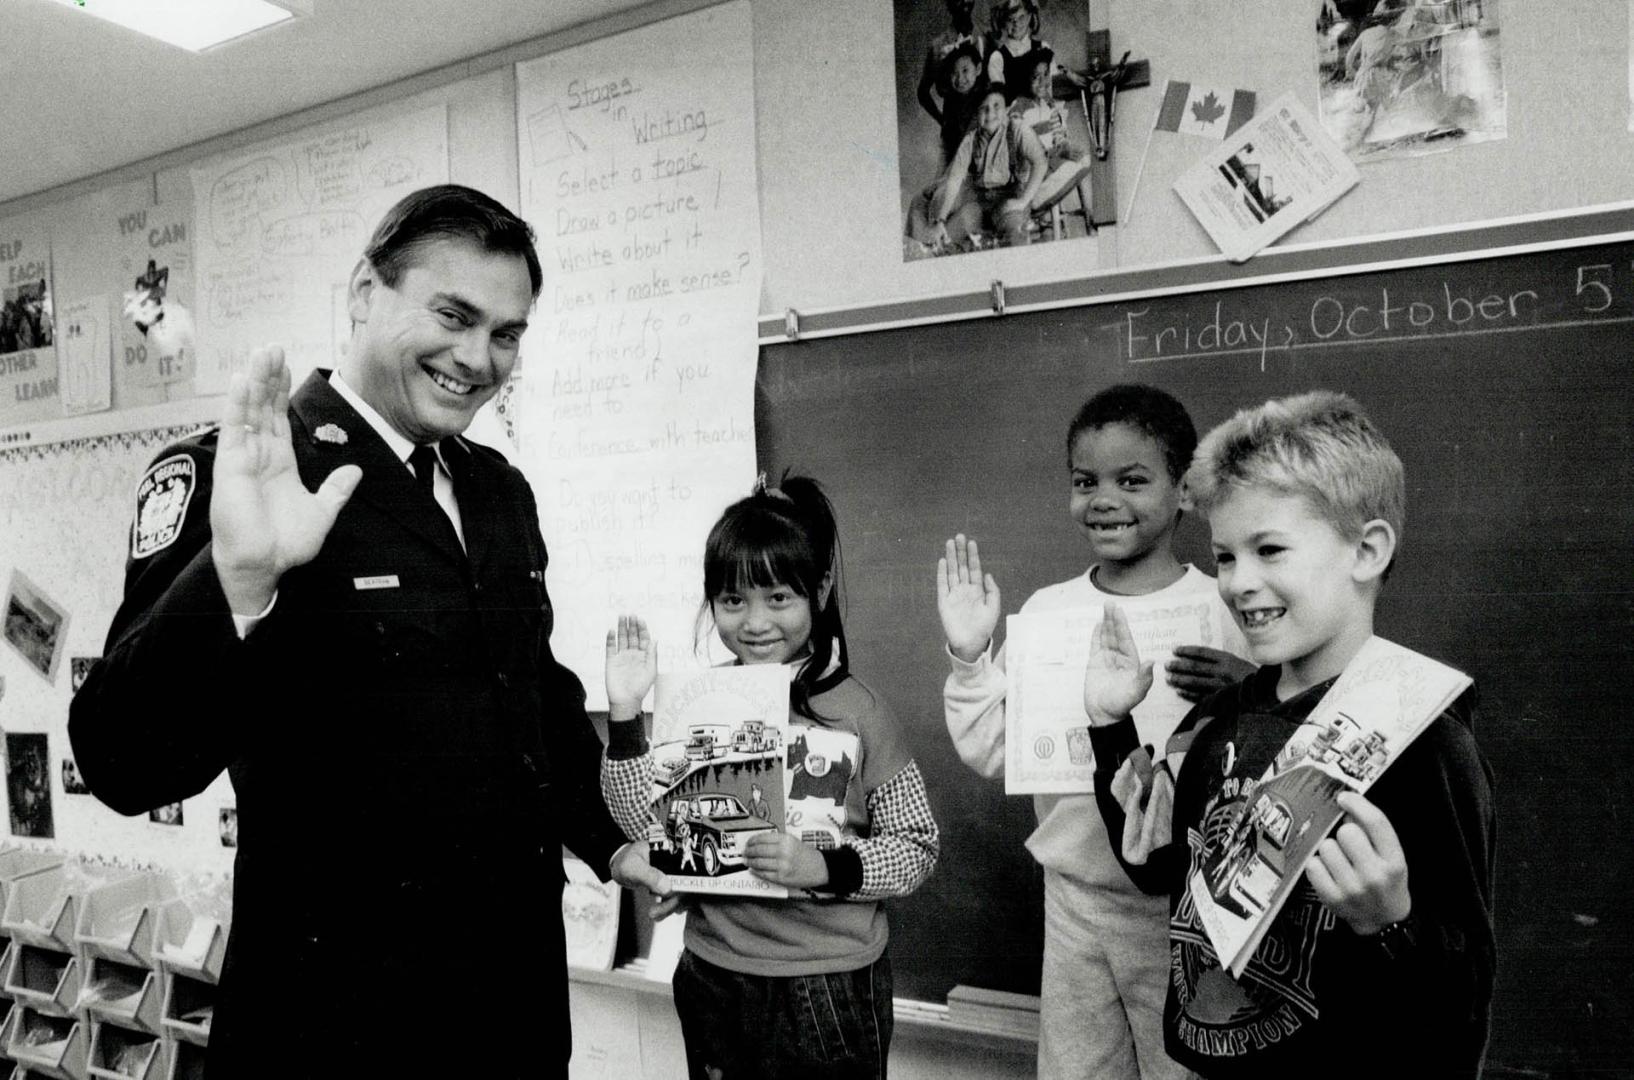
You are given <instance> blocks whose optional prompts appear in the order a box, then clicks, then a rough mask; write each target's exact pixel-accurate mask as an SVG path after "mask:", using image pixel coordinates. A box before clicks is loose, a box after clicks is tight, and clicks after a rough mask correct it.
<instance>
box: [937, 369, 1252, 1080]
mask: <svg viewBox="0 0 1634 1080" xmlns="http://www.w3.org/2000/svg"><path fill="white" fill-rule="evenodd" d="M1196 445H1197V432H1196V429H1195V428H1194V427H1193V426H1192V422H1191V417H1190V416H1188V415H1187V414H1186V410H1185V407H1184V406H1182V405H1181V404H1180V402H1178V401H1176V400H1175V399H1174V398H1173V397H1172V396H1170V395H1169V394H1167V393H1165V392H1163V391H1162V390H1159V389H1157V388H1156V387H1152V386H1144V385H1139V384H1126V385H1120V386H1113V387H1109V388H1107V389H1105V390H1102V391H1101V392H1100V393H1097V394H1096V395H1095V396H1094V397H1092V398H1090V399H1089V400H1088V401H1086V402H1085V403H1084V405H1083V406H1082V407H1081V408H1080V409H1079V410H1078V413H1077V415H1076V416H1074V417H1073V419H1072V422H1071V423H1070V424H1069V425H1068V428H1067V447H1066V448H1067V464H1068V478H1069V495H1068V500H1067V507H1068V512H1069V513H1070V514H1071V515H1072V519H1073V522H1074V523H1075V524H1076V525H1077V527H1078V529H1079V530H1080V532H1081V533H1082V534H1083V536H1084V538H1085V539H1086V540H1087V541H1088V543H1089V547H1090V552H1091V558H1092V562H1091V565H1090V566H1089V568H1088V569H1087V570H1085V571H1084V572H1083V573H1081V574H1079V575H1077V576H1076V577H1074V578H1072V579H1070V580H1068V581H1063V582H1061V583H1059V584H1056V585H1050V586H1048V587H1046V588H1043V589H1040V590H1039V591H1038V592H1036V593H1034V594H1033V595H1032V596H1031V597H1029V598H1028V600H1027V602H1026V603H1025V604H1023V605H1022V607H1021V611H1022V613H1023V614H1033V613H1038V612H1050V611H1063V610H1075V609H1086V608H1090V609H1096V608H1099V607H1100V606H1101V605H1102V604H1103V603H1105V602H1106V601H1107V600H1108V599H1110V598H1114V597H1118V596H1141V597H1146V598H1151V599H1155V600H1162V601H1172V602H1174V603H1176V604H1180V603H1188V602H1189V603H1193V604H1195V603H1196V602H1197V601H1198V600H1199V599H1200V598H1201V599H1203V600H1205V601H1206V602H1207V603H1209V605H1210V606H1211V608H1212V609H1213V611H1212V618H1213V620H1214V623H1215V625H1217V626H1222V627H1224V628H1225V644H1226V646H1227V648H1230V649H1233V650H1235V651H1236V652H1237V653H1242V652H1246V651H1247V649H1246V646H1245V645H1244V644H1243V643H1242V640H1241V637H1240V636H1239V635H1238V634H1237V633H1236V630H1235V627H1234V626H1233V625H1232V622H1231V617H1230V615H1229V614H1228V613H1227V612H1226V611H1225V609H1224V607H1223V605H1221V604H1220V602H1219V595H1218V593H1217V591H1216V590H1215V588H1214V582H1213V581H1212V580H1211V579H1210V578H1209V576H1208V575H1207V574H1205V573H1203V571H1201V570H1199V569H1198V568H1196V567H1195V566H1190V565H1187V564H1183V563H1181V562H1180V560H1179V559H1177V558H1176V557H1175V554H1174V531H1175V527H1176V525H1177V524H1178V522H1179V519H1180V501H1181V499H1180V477H1181V476H1182V474H1184V472H1185V470H1186V465H1187V464H1188V463H1189V462H1190V461H1191V456H1192V450H1193V449H1194V448H1195V447H1196ZM937 582H938V609H939V611H940V614H941V618H942V629H943V632H944V633H945V634H946V635H947V641H948V655H949V658H950V659H951V661H952V667H953V670H952V672H951V673H950V674H949V676H948V679H947V685H946V686H945V688H944V689H943V692H942V700H943V708H944V711H945V713H946V721H947V726H948V733H949V735H951V736H952V738H953V743H954V747H955V748H956V749H957V750H958V752H959V756H960V757H961V758H962V759H963V760H964V762H965V764H966V765H968V766H970V767H971V768H972V769H974V770H975V771H976V772H978V773H980V774H981V775H983V776H986V777H998V776H999V775H1000V774H1001V773H1002V772H1003V771H1004V762H1005V746H1006V735H1005V702H1006V698H1007V696H1008V691H1009V681H1008V674H1007V672H1006V670H1005V651H1004V650H1003V649H1000V650H999V652H998V654H997V655H996V656H991V657H990V656H989V655H988V652H989V648H990V645H991V640H992V636H993V631H994V630H995V629H996V628H997V626H998V618H999V614H1000V611H1001V607H1000V598H999V589H998V584H997V583H996V582H995V581H994V580H993V576H992V575H991V574H986V573H984V572H983V571H982V568H981V557H980V554H979V552H978V550H977V546H976V541H975V540H974V539H971V540H968V541H967V540H966V539H965V537H963V536H958V537H955V538H954V539H952V540H949V541H948V542H947V550H946V554H945V556H944V557H943V559H942V561H941V562H940V563H939V564H938V566H937ZM1175 651H1176V657H1175V659H1174V661H1173V662H1172V663H1171V665H1170V666H1169V668H1168V671H1167V677H1168V679H1169V682H1170V683H1171V684H1172V685H1173V686H1174V688H1175V690H1176V691H1177V692H1178V693H1179V694H1181V695H1183V696H1184V697H1186V698H1187V699H1189V700H1193V701H1195V700H1197V699H1199V698H1201V697H1203V696H1205V695H1206V694H1207V693H1210V692H1212V691H1213V690H1215V689H1217V688H1218V687H1220V686H1224V685H1228V684H1230V683H1231V682H1233V681H1234V680H1235V679H1236V678H1238V677H1239V676H1241V675H1242V674H1243V673H1245V672H1246V671H1248V670H1250V668H1249V665H1248V664H1247V663H1246V662H1244V661H1242V660H1240V659H1238V657H1237V656H1235V655H1232V653H1230V652H1223V651H1221V650H1218V649H1212V648H1206V647H1203V645H1202V644H1201V643H1196V644H1193V645H1186V646H1181V647H1180V648H1179V649H1177V650H1175ZM1155 705H1156V703H1155V702H1153V703H1150V704H1148V705H1147V706H1146V707H1144V708H1142V709H1141V710H1139V711H1140V714H1141V715H1140V716H1139V717H1137V719H1138V720H1139V721H1140V725H1141V726H1140V730H1141V734H1142V739H1143V741H1146V742H1155V743H1156V744H1157V745H1159V746H1161V745H1162V744H1163V742H1164V740H1165V739H1166V738H1167V737H1168V735H1169V734H1170V732H1171V731H1172V730H1173V727H1174V721H1175V716H1176V714H1175V713H1174V712H1173V711H1162V712H1160V711H1159V710H1158V709H1157V708H1155ZM1034 810H1035V811H1036V813H1037V816H1038V828H1037V829H1036V830H1034V832H1033V834H1032V836H1031V837H1029V838H1028V840H1027V849H1028V851H1030V852H1031V853H1032V855H1033V857H1034V858H1035V859H1037V860H1038V862H1039V865H1040V866H1042V867H1043V868H1044V957H1043V961H1044V963H1043V972H1042V975H1041V979H1040V982H1041V991H1040V996H1041V1001H1040V1037H1039V1045H1038V1076H1039V1080H1182V1078H1184V1077H1187V1076H1188V1075H1189V1074H1188V1072H1187V1070H1185V1069H1184V1068H1183V1067H1181V1066H1180V1065H1177V1064H1176V1063H1175V1062H1174V1061H1173V1060H1171V1059H1170V1057H1169V1056H1168V1055H1167V1054H1166V1053H1165V1052H1164V1049H1163V1032H1162V1018H1163V995H1164V988H1165V986H1166V985H1167V983H1168V954H1167V942H1168V927H1167V917H1168V912H1167V907H1166V905H1165V904H1164V903H1163V902H1162V901H1161V900H1158V899H1154V898H1152V897H1148V896H1144V895H1142V894H1141V892H1140V891H1139V890H1138V889H1135V888H1134V887H1133V886H1131V884H1130V882H1129V880H1128V878H1127V877H1126V876H1125V875H1124V873H1123V871H1122V870H1121V869H1120V868H1119V866H1118V864H1117V862H1116V861H1114V859H1113V858H1112V853H1111V850H1110V846H1109V844H1108V841H1107V838H1106V837H1105V836H1104V835H1101V833H1102V826H1101V821H1100V817H1099V815H1098V814H1097V813H1096V811H1095V806H1094V803H1093V800H1092V798H1091V796H1090V795H1088V794H1081V795H1035V796H1034Z"/></svg>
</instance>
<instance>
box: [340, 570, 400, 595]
mask: <svg viewBox="0 0 1634 1080" xmlns="http://www.w3.org/2000/svg"><path fill="white" fill-rule="evenodd" d="M401 584H402V582H400V581H398V580H397V575H396V574H376V575H375V576H374V577H355V578H353V579H352V588H354V589H356V590H358V591H359V592H362V591H364V590H365V589H395V588H397V587H398V586H399V585H401Z"/></svg>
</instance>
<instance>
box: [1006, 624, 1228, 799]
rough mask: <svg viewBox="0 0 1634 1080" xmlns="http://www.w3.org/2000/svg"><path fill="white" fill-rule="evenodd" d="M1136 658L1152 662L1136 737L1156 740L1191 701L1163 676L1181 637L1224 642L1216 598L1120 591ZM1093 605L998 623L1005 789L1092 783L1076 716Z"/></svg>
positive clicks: (1084, 735) (1054, 789)
mask: <svg viewBox="0 0 1634 1080" xmlns="http://www.w3.org/2000/svg"><path fill="white" fill-rule="evenodd" d="M1118 607H1119V608H1120V609H1121V610H1122V611H1123V613H1124V615H1125V616H1127V617H1128V619H1129V629H1130V630H1131V632H1133V634H1134V635H1135V643H1136V644H1137V645H1138V646H1139V647H1140V655H1141V657H1142V658H1143V659H1150V660H1153V661H1155V664H1154V671H1156V673H1157V677H1156V678H1155V679H1153V681H1152V689H1151V692H1150V693H1148V694H1147V695H1146V700H1145V701H1143V702H1141V704H1140V706H1139V707H1138V708H1136V710H1135V726H1136V728H1137V730H1138V731H1139V732H1140V738H1141V741H1142V742H1143V743H1148V742H1149V743H1154V744H1156V745H1158V746H1161V745H1162V744H1163V742H1164V741H1165V740H1166V739H1167V738H1168V737H1169V734H1170V733H1171V732H1172V731H1173V730H1174V728H1175V725H1176V724H1178V723H1179V722H1180V721H1181V719H1182V718H1183V717H1184V716H1185V715H1186V712H1187V710H1189V709H1190V708H1191V704H1190V703H1189V702H1188V701H1186V700H1185V699H1184V698H1182V697H1181V696H1180V695H1179V694H1178V693H1176V692H1175V689H1174V687H1172V686H1170V685H1169V683H1168V680H1166V679H1165V678H1163V665H1164V664H1165V663H1167V662H1168V661H1169V660H1170V659H1172V658H1173V656H1174V650H1175V648H1176V647H1177V646H1180V645H1206V646H1208V647H1210V648H1215V649H1224V648H1226V647H1227V640H1226V636H1225V627H1224V626H1223V625H1222V622H1223V620H1222V619H1221V617H1220V614H1221V611H1220V605H1219V604H1218V603H1216V602H1215V601H1214V599H1213V597H1212V596H1210V595H1208V594H1202V595H1195V596H1181V597H1140V596H1130V597H1122V598H1120V599H1119V600H1118ZM1101 617H1102V610H1101V609H1100V608H1072V609H1066V610H1060V611H1041V612H1036V613H1031V612H1029V613H1026V614H1018V615H1011V616H1010V617H1009V618H1008V619H1007V620H1006V622H1005V626H1006V635H1007V636H1006V639H1005V646H1004V648H1005V670H1006V671H1007V673H1008V679H1009V687H1008V690H1007V692H1006V698H1005V710H1004V725H1005V732H1004V790H1005V792H1006V793H1007V794H1010V795H1020V794H1029V793H1039V792H1043V793H1051V794H1072V793H1083V792H1089V791H1093V790H1094V789H1095V784H1094V778H1095V761H1094V758H1093V757H1092V755H1091V752H1090V747H1089V718H1088V717H1087V716H1086V715H1085V714H1084V668H1085V666H1086V665H1087V664H1088V661H1089V647H1090V642H1091V640H1093V637H1094V634H1095V631H1096V629H1097V628H1098V627H1099V626H1100V625H1101Z"/></svg>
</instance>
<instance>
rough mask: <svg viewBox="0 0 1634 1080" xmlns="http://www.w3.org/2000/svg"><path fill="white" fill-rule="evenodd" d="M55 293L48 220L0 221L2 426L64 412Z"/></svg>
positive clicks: (0, 409)
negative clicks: (59, 367)
mask: <svg viewBox="0 0 1634 1080" xmlns="http://www.w3.org/2000/svg"><path fill="white" fill-rule="evenodd" d="M51 299H52V290H51V242H50V233H49V229H48V228H47V227H46V224H45V222H44V220H43V219H40V218H37V217H30V218H14V219H12V220H10V221H0V427H4V426H6V425H8V424H16V423H27V422H29V421H33V420H42V419H49V418H54V417H58V416H61V415H62V401H61V399H60V389H59V386H58V380H57V346H56V339H55V335H56V329H55V325H54V320H53V317H52V309H51Z"/></svg>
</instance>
